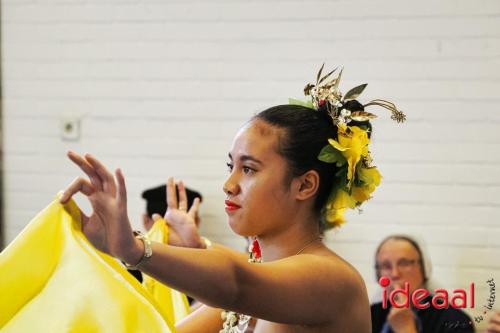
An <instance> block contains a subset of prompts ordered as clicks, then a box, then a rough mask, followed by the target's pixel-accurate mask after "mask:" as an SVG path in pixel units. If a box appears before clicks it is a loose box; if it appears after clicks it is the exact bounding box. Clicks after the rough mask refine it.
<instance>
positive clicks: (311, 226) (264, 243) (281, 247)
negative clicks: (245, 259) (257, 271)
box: [257, 218, 321, 262]
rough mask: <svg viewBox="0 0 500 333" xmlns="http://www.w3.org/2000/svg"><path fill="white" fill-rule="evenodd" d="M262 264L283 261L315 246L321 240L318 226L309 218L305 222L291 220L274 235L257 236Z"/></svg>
mask: <svg viewBox="0 0 500 333" xmlns="http://www.w3.org/2000/svg"><path fill="white" fill-rule="evenodd" d="M257 239H258V241H259V245H260V248H261V251H262V259H263V261H264V262H270V261H274V260H279V259H283V258H286V257H290V256H293V255H296V254H298V253H299V252H300V253H304V252H307V250H308V249H310V248H312V247H314V246H317V244H319V243H320V242H319V240H320V239H321V233H320V231H319V224H318V223H314V222H313V221H312V220H311V218H308V219H307V220H302V221H301V220H297V219H293V220H292V221H290V224H289V225H288V226H287V228H286V229H284V230H280V231H279V232H276V233H274V234H268V235H259V236H257Z"/></svg>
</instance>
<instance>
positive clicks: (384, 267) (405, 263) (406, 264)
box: [375, 258, 419, 272]
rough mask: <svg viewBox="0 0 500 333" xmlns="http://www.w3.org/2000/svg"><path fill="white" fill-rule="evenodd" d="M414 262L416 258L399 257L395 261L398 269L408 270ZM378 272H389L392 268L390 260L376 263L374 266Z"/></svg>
mask: <svg viewBox="0 0 500 333" xmlns="http://www.w3.org/2000/svg"><path fill="white" fill-rule="evenodd" d="M416 262H419V260H417V259H405V258H403V259H399V260H398V261H397V262H396V267H397V268H398V270H399V271H409V270H410V269H411V268H412V267H413V265H415V263H416ZM375 268H376V269H378V270H379V271H380V272H390V271H392V269H393V265H392V263H390V262H383V263H381V264H377V265H376V266H375Z"/></svg>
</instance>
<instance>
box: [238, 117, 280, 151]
mask: <svg viewBox="0 0 500 333" xmlns="http://www.w3.org/2000/svg"><path fill="white" fill-rule="evenodd" d="M281 135H282V130H281V129H279V128H277V127H275V126H272V125H270V124H268V123H266V122H264V121H262V120H258V119H257V120H253V121H251V122H249V123H247V124H246V125H245V126H243V127H242V128H241V129H240V130H239V131H238V133H237V134H236V136H235V138H234V140H233V144H232V147H231V151H230V154H231V156H232V157H233V158H235V157H237V156H236V155H269V154H271V155H272V154H277V152H278V144H279V140H280V137H281Z"/></svg>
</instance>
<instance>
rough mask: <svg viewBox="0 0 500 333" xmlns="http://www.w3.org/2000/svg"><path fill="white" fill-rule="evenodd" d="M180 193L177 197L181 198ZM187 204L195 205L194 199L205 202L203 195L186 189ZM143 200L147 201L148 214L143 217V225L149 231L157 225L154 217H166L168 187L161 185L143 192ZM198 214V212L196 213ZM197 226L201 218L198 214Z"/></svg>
mask: <svg viewBox="0 0 500 333" xmlns="http://www.w3.org/2000/svg"><path fill="white" fill-rule="evenodd" d="M178 192H179V191H178V190H177V196H179V193H178ZM186 195H187V203H188V207H191V206H192V205H193V202H194V199H196V198H199V199H200V202H201V201H202V200H203V198H202V196H201V194H200V193H199V192H197V191H194V190H191V189H189V188H187V187H186ZM141 196H142V198H143V199H144V200H146V212H145V213H144V214H143V215H142V223H143V225H144V229H146V230H149V229H151V227H152V226H153V224H154V223H155V220H154V219H153V215H154V214H157V215H160V216H162V217H163V216H165V212H166V211H167V185H160V186H157V187H153V188H150V189H147V190H145V191H144V192H142V195H141ZM196 213H197V212H196ZM195 223H196V226H197V227H199V224H200V217H199V216H198V214H196V217H195Z"/></svg>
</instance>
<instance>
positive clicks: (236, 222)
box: [227, 216, 254, 237]
mask: <svg viewBox="0 0 500 333" xmlns="http://www.w3.org/2000/svg"><path fill="white" fill-rule="evenodd" d="M227 223H228V224H229V227H231V230H233V232H234V233H235V234H237V235H240V236H243V237H251V236H253V235H254V233H252V231H251V230H249V229H248V228H245V224H244V223H242V221H241V219H237V218H234V216H229V217H228V218H227Z"/></svg>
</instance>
